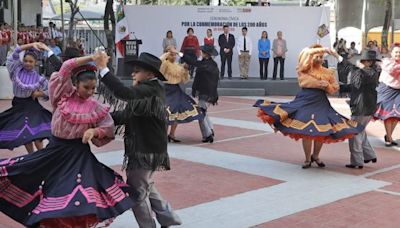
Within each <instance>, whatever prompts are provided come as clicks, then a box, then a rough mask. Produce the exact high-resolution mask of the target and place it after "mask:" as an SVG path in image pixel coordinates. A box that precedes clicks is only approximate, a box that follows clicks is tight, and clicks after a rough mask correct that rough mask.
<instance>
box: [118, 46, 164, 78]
mask: <svg viewBox="0 0 400 228" xmlns="http://www.w3.org/2000/svg"><path fill="white" fill-rule="evenodd" d="M124 62H125V63H130V64H131V65H133V66H138V67H141V68H143V69H146V70H149V71H152V72H154V73H155V76H156V77H157V78H158V79H160V80H161V81H167V79H165V77H164V75H163V74H162V73H161V72H160V66H161V60H160V59H159V58H158V57H157V56H154V55H152V54H150V53H147V52H142V53H140V55H139V58H132V57H127V58H125V61H124Z"/></svg>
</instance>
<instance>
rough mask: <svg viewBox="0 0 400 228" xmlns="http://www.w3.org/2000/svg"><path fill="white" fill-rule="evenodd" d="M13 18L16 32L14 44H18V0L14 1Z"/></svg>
mask: <svg viewBox="0 0 400 228" xmlns="http://www.w3.org/2000/svg"><path fill="white" fill-rule="evenodd" d="M13 7H14V8H13V10H14V13H13V16H14V17H13V19H14V34H13V39H14V45H15V46H16V45H17V39H18V0H14V1H13Z"/></svg>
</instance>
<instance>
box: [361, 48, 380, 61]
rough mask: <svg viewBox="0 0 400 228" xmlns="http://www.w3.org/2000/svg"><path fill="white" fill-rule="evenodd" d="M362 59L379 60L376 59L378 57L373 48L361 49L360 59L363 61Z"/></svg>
mask: <svg viewBox="0 0 400 228" xmlns="http://www.w3.org/2000/svg"><path fill="white" fill-rule="evenodd" d="M363 60H367V61H368V60H371V61H381V60H380V59H378V57H377V56H376V51H374V50H366V51H363V52H362V53H361V58H360V61H363Z"/></svg>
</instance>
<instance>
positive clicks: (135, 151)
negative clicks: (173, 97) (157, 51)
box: [101, 72, 170, 171]
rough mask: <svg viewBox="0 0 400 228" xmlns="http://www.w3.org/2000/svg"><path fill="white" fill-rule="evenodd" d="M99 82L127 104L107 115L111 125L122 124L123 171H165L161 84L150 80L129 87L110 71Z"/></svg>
mask: <svg viewBox="0 0 400 228" xmlns="http://www.w3.org/2000/svg"><path fill="white" fill-rule="evenodd" d="M101 81H102V82H103V83H104V84H105V85H106V86H107V88H108V89H109V90H111V92H112V93H113V94H114V95H115V96H116V97H117V98H119V99H122V100H125V101H127V104H126V107H125V109H124V110H122V111H116V112H113V113H112V114H111V116H112V117H113V119H114V123H115V125H125V135H124V143H125V161H124V168H127V169H138V168H139V169H146V170H153V171H155V170H160V169H161V170H162V169H165V170H169V169H170V163H169V157H168V153H167V129H166V126H167V122H166V120H167V118H166V117H167V114H166V109H165V91H164V88H163V86H162V84H161V83H160V82H159V81H158V80H157V79H154V80H149V81H143V82H140V83H139V84H138V85H136V86H133V87H130V88H129V87H126V86H124V85H123V84H122V82H121V81H120V80H119V79H118V78H116V77H115V76H114V75H112V74H111V73H110V72H109V73H107V74H106V75H105V76H104V77H103V78H102V79H101ZM126 163H127V164H126Z"/></svg>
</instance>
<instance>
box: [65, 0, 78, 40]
mask: <svg viewBox="0 0 400 228" xmlns="http://www.w3.org/2000/svg"><path fill="white" fill-rule="evenodd" d="M69 8H70V9H71V17H70V19H69V27H68V38H67V40H68V41H70V40H73V36H74V18H75V15H76V14H77V13H78V11H79V8H78V0H74V1H70V2H69Z"/></svg>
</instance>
